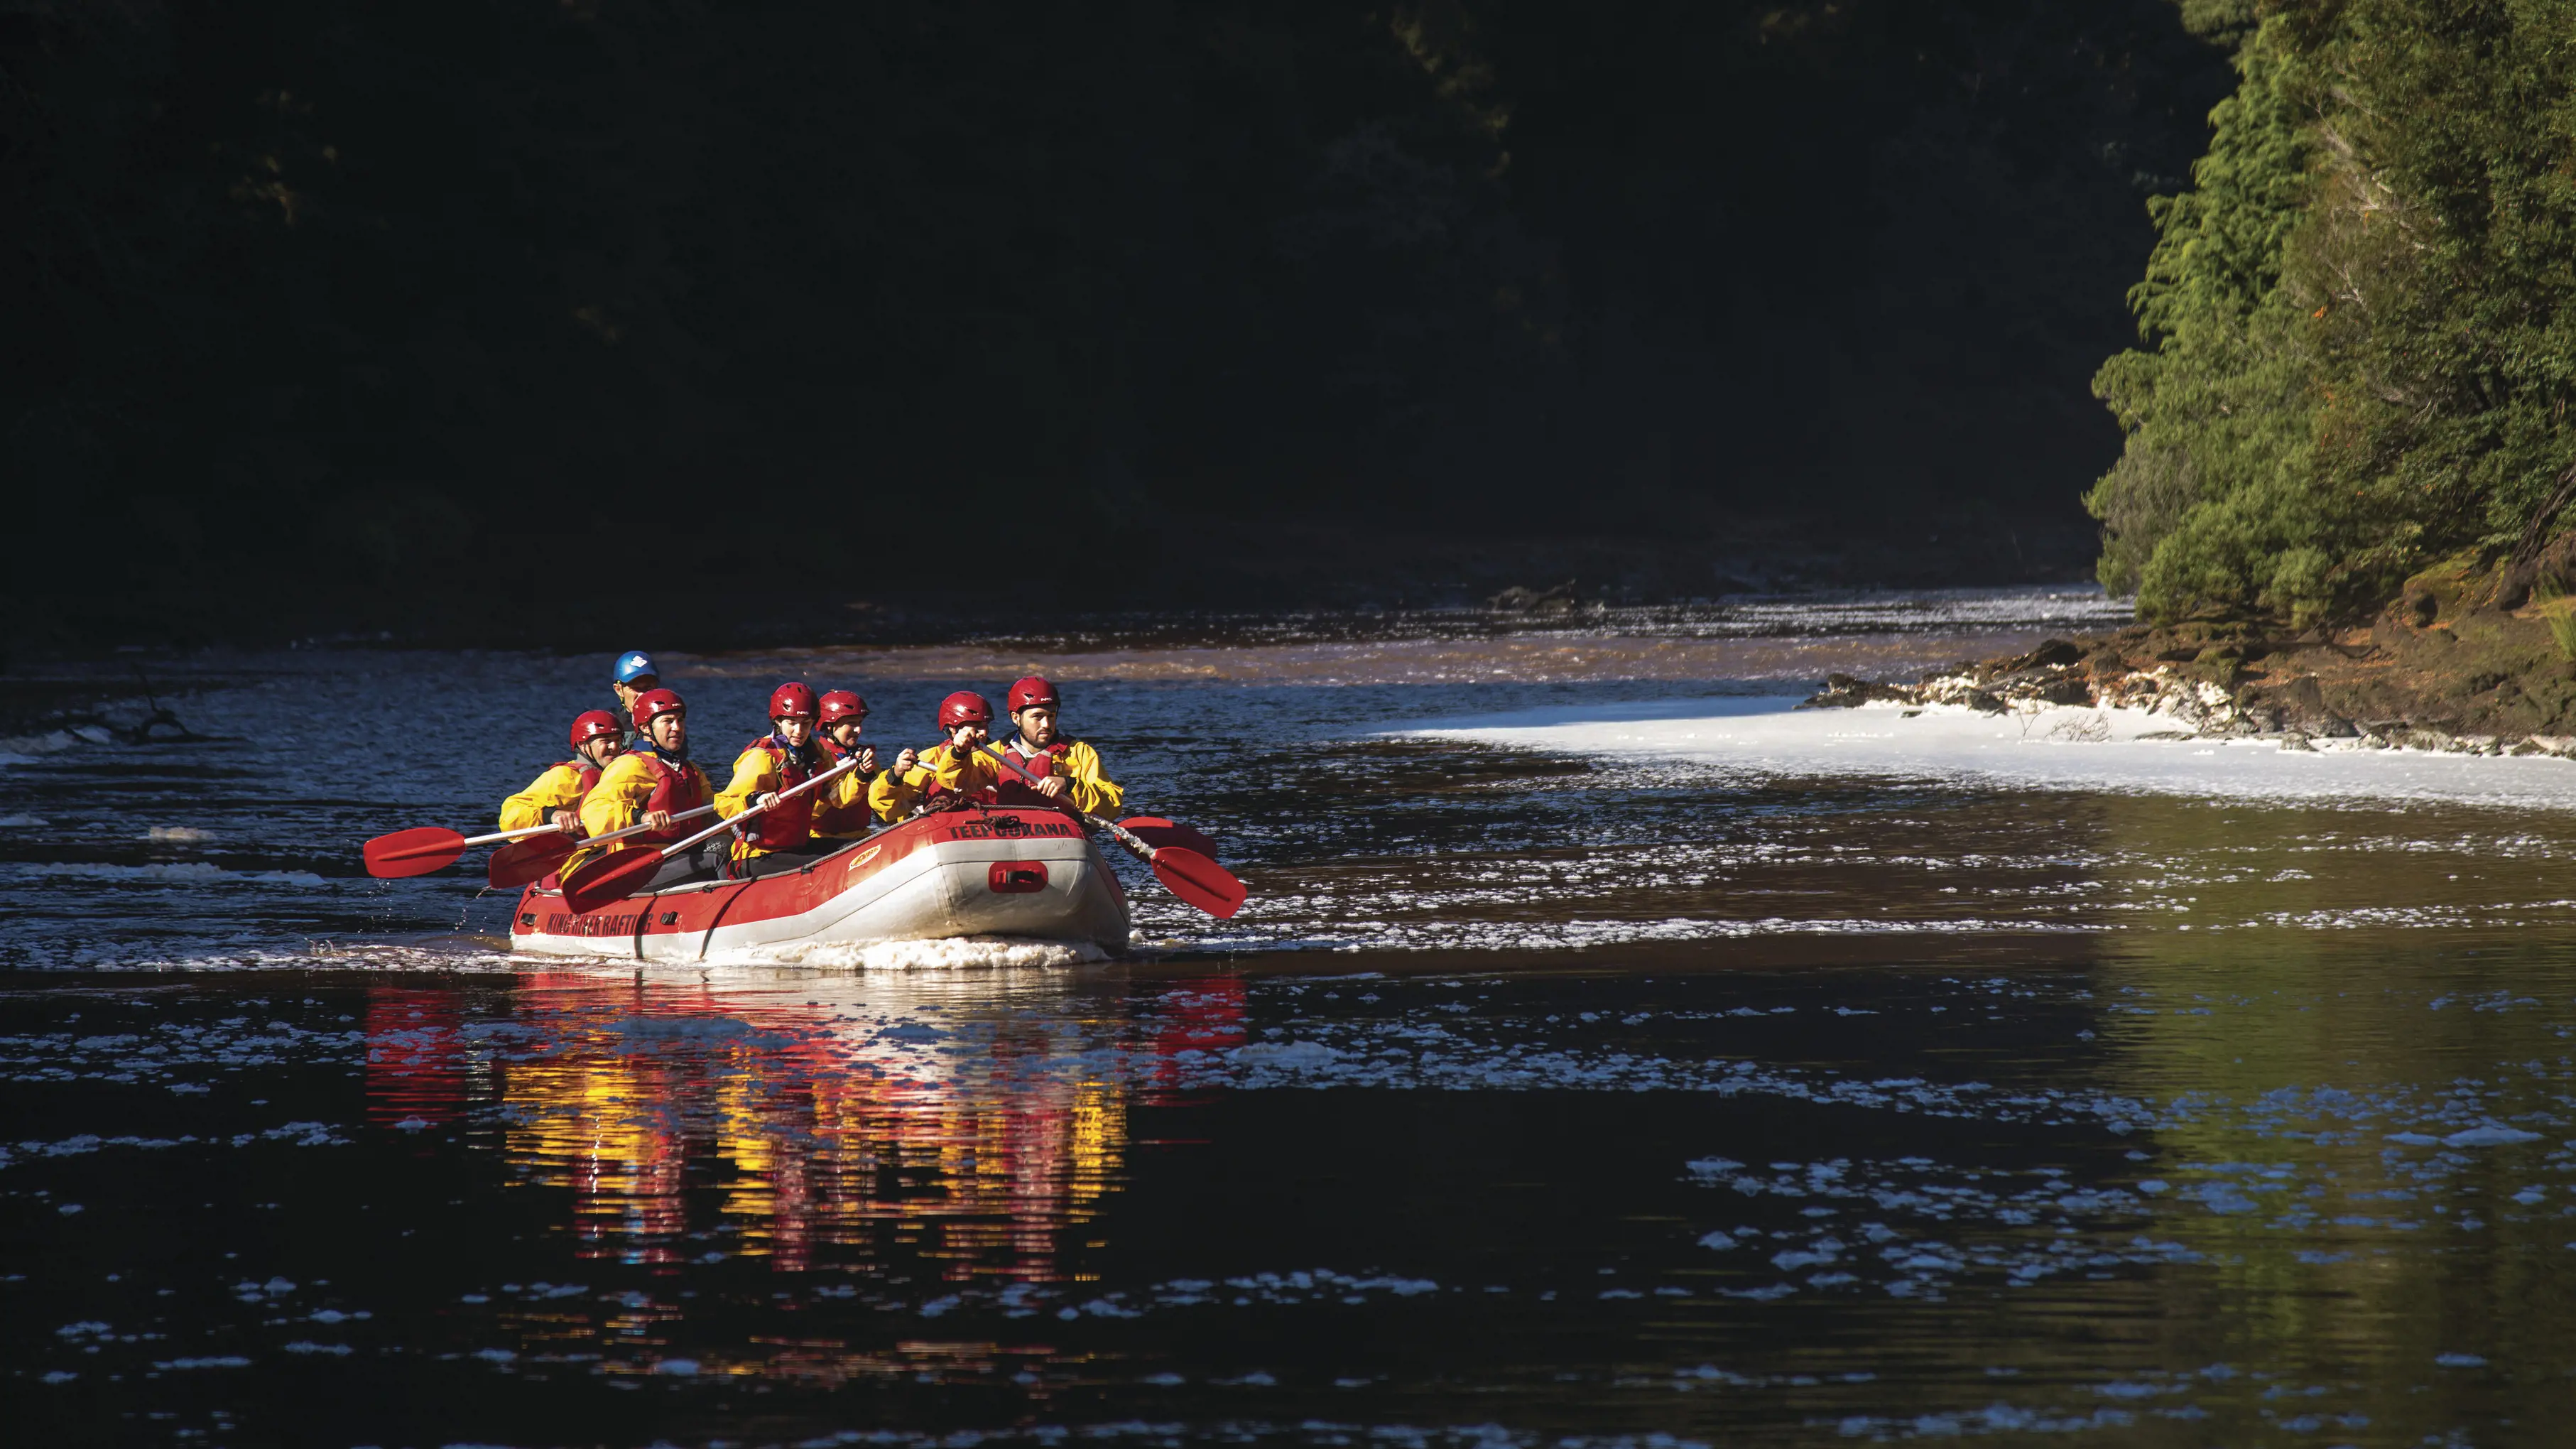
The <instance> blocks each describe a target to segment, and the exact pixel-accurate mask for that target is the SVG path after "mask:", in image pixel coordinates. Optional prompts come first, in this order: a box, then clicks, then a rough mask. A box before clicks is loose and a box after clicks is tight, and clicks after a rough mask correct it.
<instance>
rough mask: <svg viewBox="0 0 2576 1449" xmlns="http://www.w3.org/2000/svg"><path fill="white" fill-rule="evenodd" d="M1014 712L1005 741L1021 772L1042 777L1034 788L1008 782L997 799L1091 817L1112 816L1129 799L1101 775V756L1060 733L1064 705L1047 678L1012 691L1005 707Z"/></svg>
mask: <svg viewBox="0 0 2576 1449" xmlns="http://www.w3.org/2000/svg"><path fill="white" fill-rule="evenodd" d="M1006 702H1007V703H1008V704H1009V706H1010V710H1011V734H1010V737H1009V738H1007V739H1005V740H1003V741H1002V748H1003V749H1005V750H1008V751H1009V752H1010V754H1011V758H1012V759H1014V760H1016V761H1018V762H1019V765H1020V768H1021V769H1024V770H1026V771H1028V772H1029V773H1030V774H1032V775H1036V776H1038V777H1039V779H1038V781H1037V783H1036V784H1034V785H1031V784H1027V783H1025V782H1023V781H1021V780H1019V779H1018V778H1016V777H1014V778H1010V779H1005V780H1004V781H1002V783H1001V788H1000V789H999V790H998V791H997V792H996V793H995V798H996V799H998V800H999V801H1000V802H1001V803H1002V804H1005V805H1025V804H1035V803H1045V804H1049V805H1071V806H1072V807H1073V808H1074V809H1076V810H1080V811H1083V812H1084V813H1086V814H1090V815H1114V814H1116V813H1117V812H1118V808H1119V806H1121V805H1122V804H1124V803H1125V802H1126V799H1127V792H1126V791H1125V790H1122V789H1120V788H1119V787H1118V785H1117V784H1116V782H1114V781H1112V780H1111V779H1110V778H1109V777H1108V776H1106V775H1103V774H1102V773H1100V752H1099V751H1098V750H1095V749H1093V748H1092V747H1091V746H1090V745H1089V744H1087V743H1085V742H1083V741H1081V740H1075V739H1067V738H1065V737H1064V735H1063V733H1062V732H1061V731H1060V730H1059V728H1058V725H1057V715H1058V713H1059V711H1060V710H1061V709H1062V708H1063V705H1064V699H1063V697H1062V696H1061V695H1059V694H1058V693H1057V692H1056V687H1055V686H1054V685H1052V684H1049V683H1048V682H1047V681H1046V679H1045V678H1044V677H1043V676H1040V675H1035V674H1032V675H1030V676H1029V677H1028V678H1026V679H1023V680H1020V681H1018V682H1017V683H1015V684H1013V685H1012V686H1011V692H1010V695H1009V696H1008V699H1007V701H1006Z"/></svg>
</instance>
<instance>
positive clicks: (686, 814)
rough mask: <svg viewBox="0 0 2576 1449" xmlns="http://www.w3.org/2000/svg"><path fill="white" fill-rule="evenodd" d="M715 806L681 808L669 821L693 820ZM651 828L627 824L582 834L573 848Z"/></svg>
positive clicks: (595, 843) (622, 838)
mask: <svg viewBox="0 0 2576 1449" xmlns="http://www.w3.org/2000/svg"><path fill="white" fill-rule="evenodd" d="M715 808H716V807H714V806H713V805H701V806H699V807H698V808H697V809H695V810H683V811H681V812H680V813H679V814H677V815H674V816H672V817H671V823H672V824H674V825H677V824H679V823H680V822H681V821H683V820H695V819H697V818H698V817H699V816H701V815H704V814H706V813H708V812H709V811H711V810H713V809H715ZM652 828H653V827H652V826H650V825H629V826H627V827H626V828H625V829H623V830H612V831H610V832H608V833H607V834H606V835H589V836H583V837H581V838H580V839H577V840H575V841H574V842H573V848H574V849H575V850H578V849H580V848H581V847H583V846H585V845H598V844H601V843H603V842H605V841H611V840H624V839H625V838H626V837H628V836H630V835H641V834H643V833H644V832H645V831H647V830H650V829H652Z"/></svg>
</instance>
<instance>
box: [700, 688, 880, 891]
mask: <svg viewBox="0 0 2576 1449" xmlns="http://www.w3.org/2000/svg"><path fill="white" fill-rule="evenodd" d="M818 713H819V704H818V702H817V701H816V699H815V698H814V691H813V689H812V688H810V687H808V686H806V685H804V684H800V683H795V682H793V681H791V682H789V683H786V684H782V685H780V686H778V688H777V689H776V690H775V691H773V692H772V693H771V694H770V696H769V723H770V732H769V733H768V734H765V735H762V736H761V737H760V738H759V739H756V740H753V741H752V742H751V743H750V744H748V745H745V746H743V750H742V756H741V758H739V759H737V760H735V761H734V762H733V780H732V781H731V782H730V783H729V784H727V785H726V786H725V788H724V793H723V794H721V795H718V796H717V797H716V814H718V815H720V816H722V817H724V818H725V819H727V820H731V819H734V818H735V817H736V816H739V815H741V814H742V813H743V812H744V811H746V810H750V809H752V808H753V807H755V806H760V805H767V806H769V808H768V809H766V810H763V811H761V812H760V813H759V814H758V815H755V816H753V817H751V819H750V820H748V821H745V822H744V823H742V824H741V825H737V826H735V827H734V846H733V865H732V869H731V871H730V872H729V874H731V875H732V877H733V878H734V879H735V880H749V879H751V878H752V877H754V876H762V875H768V874H770V873H772V872H774V871H781V870H797V869H800V868H802V867H804V866H806V865H810V864H812V863H813V861H814V859H815V857H817V856H820V855H824V854H826V853H828V852H830V851H832V850H836V849H838V848H839V845H840V842H838V841H820V840H816V839H815V838H814V792H813V791H811V790H808V791H806V792H805V793H804V794H802V795H798V796H795V797H793V798H791V799H788V800H785V801H782V802H779V803H776V804H771V802H772V801H773V800H776V799H777V797H778V796H779V795H780V794H781V793H783V792H785V791H788V790H793V789H795V788H796V787H797V786H799V785H802V784H804V783H805V782H806V781H808V780H811V779H813V778H814V777H815V776H817V775H819V774H822V773H823V772H824V771H825V770H828V769H830V768H832V766H833V764H834V763H835V761H834V759H833V757H832V752H831V751H829V750H827V749H825V748H824V747H823V744H822V741H820V740H818V739H816V738H815V736H814V723H815V716H816V715H817V714H818ZM850 773H851V774H852V775H855V774H857V773H858V772H857V771H856V770H852V771H851V772H850ZM848 778H849V776H847V775H845V776H843V777H842V779H844V780H846V779H848ZM835 783H838V782H835Z"/></svg>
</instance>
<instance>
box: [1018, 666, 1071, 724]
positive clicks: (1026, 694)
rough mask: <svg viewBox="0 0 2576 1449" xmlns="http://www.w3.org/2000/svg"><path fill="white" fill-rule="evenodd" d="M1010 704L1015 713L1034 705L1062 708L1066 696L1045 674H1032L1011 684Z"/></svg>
mask: <svg viewBox="0 0 2576 1449" xmlns="http://www.w3.org/2000/svg"><path fill="white" fill-rule="evenodd" d="M1010 704H1011V713H1013V714H1018V713H1019V712H1020V711H1021V710H1024V709H1029V708H1032V707H1044V708H1047V709H1062V708H1064V696H1062V695H1060V694H1058V693H1056V692H1055V686H1054V685H1052V684H1049V683H1047V682H1046V677H1045V676H1044V675H1040V674H1032V675H1030V676H1029V677H1028V678H1026V679H1023V680H1021V681H1020V682H1018V683H1017V684H1014V685H1012V686H1011V702H1010Z"/></svg>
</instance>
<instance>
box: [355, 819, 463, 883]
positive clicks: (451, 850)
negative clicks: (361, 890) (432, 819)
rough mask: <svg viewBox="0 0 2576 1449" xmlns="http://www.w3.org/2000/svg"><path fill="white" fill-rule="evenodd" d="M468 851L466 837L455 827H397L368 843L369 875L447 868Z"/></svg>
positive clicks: (394, 875) (389, 875)
mask: <svg viewBox="0 0 2576 1449" xmlns="http://www.w3.org/2000/svg"><path fill="white" fill-rule="evenodd" d="M464 853H465V837H464V836H462V835H459V834H457V833H456V832H455V831H453V830H441V829H439V828H438V827H437V826H435V825H424V826H421V827H420V828H419V829H417V830H397V831H395V832H394V833H393V834H391V835H379V836H377V837H376V838H375V839H373V840H370V841H368V842H367V845H366V850H365V855H366V858H367V874H369V875H372V876H378V877H382V878H384V879H387V880H391V879H395V878H397V877H400V876H406V875H427V874H429V873H430V872H431V871H433V870H439V869H443V868H444V867H446V866H447V865H448V864H449V863H450V862H452V861H454V860H455V859H456V857H458V856H460V855H463V854H464Z"/></svg>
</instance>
